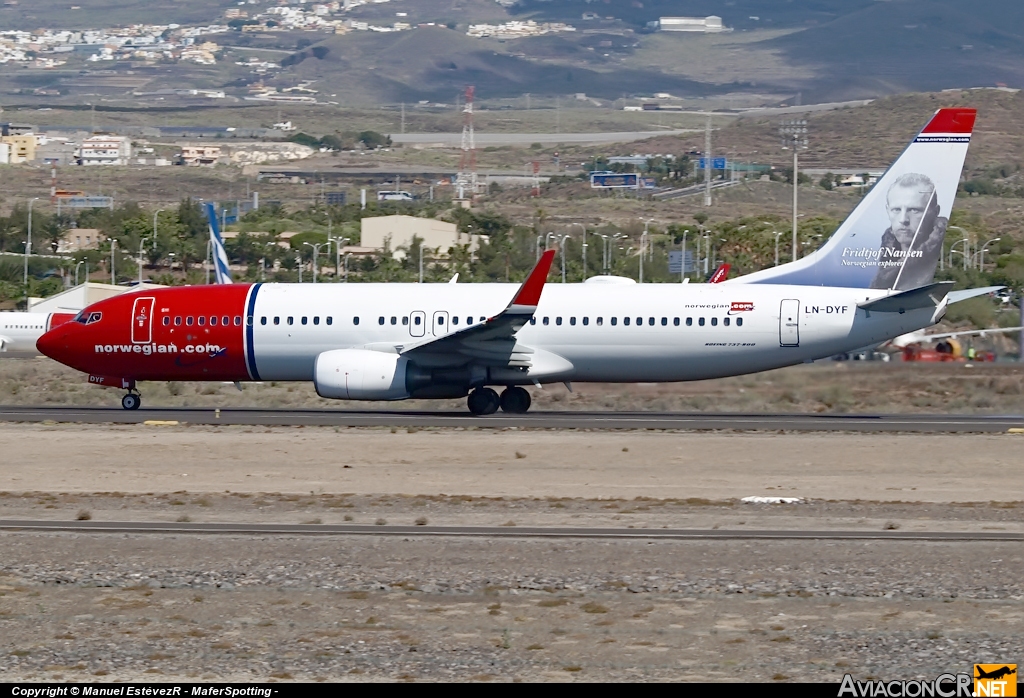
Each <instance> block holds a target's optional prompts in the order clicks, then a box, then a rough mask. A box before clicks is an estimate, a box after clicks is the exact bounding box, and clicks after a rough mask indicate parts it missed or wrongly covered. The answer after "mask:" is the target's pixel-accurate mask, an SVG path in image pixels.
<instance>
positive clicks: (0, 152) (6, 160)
mask: <svg viewBox="0 0 1024 698" xmlns="http://www.w3.org/2000/svg"><path fill="white" fill-rule="evenodd" d="M10 164H11V146H10V144H8V143H0V165H10Z"/></svg>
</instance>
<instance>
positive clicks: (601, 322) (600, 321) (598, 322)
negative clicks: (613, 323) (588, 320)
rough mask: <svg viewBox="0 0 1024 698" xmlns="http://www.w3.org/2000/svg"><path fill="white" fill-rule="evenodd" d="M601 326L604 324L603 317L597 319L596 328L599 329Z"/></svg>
mask: <svg viewBox="0 0 1024 698" xmlns="http://www.w3.org/2000/svg"><path fill="white" fill-rule="evenodd" d="M603 324H604V318H603V317H599V318H597V325H598V327H600V326H601V325H603Z"/></svg>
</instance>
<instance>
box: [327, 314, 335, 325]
mask: <svg viewBox="0 0 1024 698" xmlns="http://www.w3.org/2000/svg"><path fill="white" fill-rule="evenodd" d="M327 324H328V325H333V324H334V318H332V317H331V316H330V315H328V316H327Z"/></svg>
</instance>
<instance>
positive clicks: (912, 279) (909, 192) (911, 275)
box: [870, 172, 949, 291]
mask: <svg viewBox="0 0 1024 698" xmlns="http://www.w3.org/2000/svg"><path fill="white" fill-rule="evenodd" d="M885 206H886V213H887V214H888V216H889V227H888V228H887V229H886V231H885V232H884V233H883V234H882V242H881V246H880V248H879V253H878V271H877V273H876V274H875V277H874V279H872V281H871V286H870V287H871V288H882V289H894V290H899V291H903V290H908V289H912V288H918V287H920V286H924V285H926V284H929V283H931V281H932V279H933V278H934V277H935V267H936V266H937V265H938V263H939V255H941V254H942V241H943V239H944V238H945V237H946V227H947V226H948V225H949V218H948V217H944V216H942V215H941V213H942V212H941V211H940V209H939V201H938V197H937V196H936V193H935V183H934V182H932V180H931V179H930V178H929V177H928V176H927V175H923V174H920V173H917V172H908V173H907V174H904V175H901V176H900V177H899V178H897V179H896V181H895V182H893V183H892V186H890V187H889V190H888V192H887V193H886V199H885Z"/></svg>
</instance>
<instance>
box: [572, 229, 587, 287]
mask: <svg viewBox="0 0 1024 698" xmlns="http://www.w3.org/2000/svg"><path fill="white" fill-rule="evenodd" d="M572 225H578V226H579V227H580V228H581V229H582V230H583V280H584V281H586V280H587V226H585V225H583V224H582V223H573V224H572Z"/></svg>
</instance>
